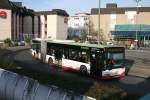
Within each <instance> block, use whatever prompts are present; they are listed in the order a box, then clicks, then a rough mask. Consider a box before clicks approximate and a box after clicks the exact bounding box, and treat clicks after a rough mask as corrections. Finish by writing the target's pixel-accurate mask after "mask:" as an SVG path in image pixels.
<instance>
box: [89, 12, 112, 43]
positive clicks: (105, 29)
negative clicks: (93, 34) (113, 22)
mask: <svg viewBox="0 0 150 100" xmlns="http://www.w3.org/2000/svg"><path fill="white" fill-rule="evenodd" d="M100 18H101V19H100V28H101V30H102V34H103V38H105V39H106V40H107V39H108V34H109V31H110V16H109V15H101V16H100ZM90 30H91V31H98V15H91V16H90Z"/></svg>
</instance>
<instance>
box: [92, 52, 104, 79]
mask: <svg viewBox="0 0 150 100" xmlns="http://www.w3.org/2000/svg"><path fill="white" fill-rule="evenodd" d="M90 62H91V68H90V69H91V70H90V74H91V76H93V77H95V78H101V77H102V69H103V67H104V53H103V50H100V49H92V50H91V55H90Z"/></svg>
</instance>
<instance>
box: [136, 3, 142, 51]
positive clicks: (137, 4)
mask: <svg viewBox="0 0 150 100" xmlns="http://www.w3.org/2000/svg"><path fill="white" fill-rule="evenodd" d="M140 1H141V0H135V2H136V12H137V14H136V40H135V42H136V49H137V48H138V25H137V24H138V23H137V21H138V6H139V2H140Z"/></svg>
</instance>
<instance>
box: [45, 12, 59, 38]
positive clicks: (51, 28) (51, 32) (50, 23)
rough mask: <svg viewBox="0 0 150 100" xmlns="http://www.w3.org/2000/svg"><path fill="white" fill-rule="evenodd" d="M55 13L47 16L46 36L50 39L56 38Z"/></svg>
mask: <svg viewBox="0 0 150 100" xmlns="http://www.w3.org/2000/svg"><path fill="white" fill-rule="evenodd" d="M57 27H58V26H57V15H48V16H47V37H50V38H51V39H56V38H57V37H56V34H57Z"/></svg>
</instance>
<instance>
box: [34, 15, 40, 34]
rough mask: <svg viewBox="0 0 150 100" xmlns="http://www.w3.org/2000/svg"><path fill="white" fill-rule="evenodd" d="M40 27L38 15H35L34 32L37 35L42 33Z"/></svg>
mask: <svg viewBox="0 0 150 100" xmlns="http://www.w3.org/2000/svg"><path fill="white" fill-rule="evenodd" d="M38 28H39V23H38V16H34V34H36V36H37V35H38V34H40V33H39V29H38Z"/></svg>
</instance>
